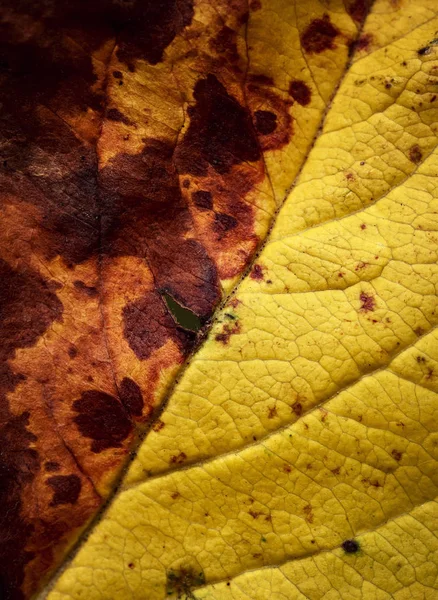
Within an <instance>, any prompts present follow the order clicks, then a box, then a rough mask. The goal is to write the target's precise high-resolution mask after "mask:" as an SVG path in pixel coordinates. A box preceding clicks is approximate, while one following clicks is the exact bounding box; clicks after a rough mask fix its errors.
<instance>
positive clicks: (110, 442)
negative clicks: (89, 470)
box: [73, 390, 132, 453]
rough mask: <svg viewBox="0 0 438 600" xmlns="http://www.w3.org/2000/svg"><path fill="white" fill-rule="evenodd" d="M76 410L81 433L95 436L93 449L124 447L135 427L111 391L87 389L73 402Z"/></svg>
mask: <svg viewBox="0 0 438 600" xmlns="http://www.w3.org/2000/svg"><path fill="white" fill-rule="evenodd" d="M73 410H74V411H75V412H76V413H78V414H77V415H76V416H75V417H74V418H73V421H74V423H75V424H76V426H77V428H78V430H79V432H80V434H81V435H83V436H84V437H86V438H89V439H91V440H93V441H92V443H91V451H92V452H95V453H99V452H103V451H104V450H106V449H107V448H118V447H121V445H122V442H123V440H125V439H126V438H127V437H128V435H129V434H130V433H131V431H132V421H131V419H130V417H129V415H128V414H127V412H126V410H125V408H124V407H123V405H122V404H121V403H120V402H119V401H118V400H117V399H116V398H114V396H111V395H110V394H105V393H104V392H100V391H98V390H89V391H87V392H84V393H83V394H82V396H81V398H80V399H79V400H76V401H75V402H74V403H73Z"/></svg>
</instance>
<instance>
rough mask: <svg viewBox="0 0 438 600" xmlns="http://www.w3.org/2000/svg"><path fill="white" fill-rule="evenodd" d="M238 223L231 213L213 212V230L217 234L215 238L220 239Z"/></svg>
mask: <svg viewBox="0 0 438 600" xmlns="http://www.w3.org/2000/svg"><path fill="white" fill-rule="evenodd" d="M238 224H239V222H238V220H237V219H235V218H234V217H233V216H232V215H227V214H225V213H215V215H214V224H213V231H214V232H215V233H216V234H217V238H218V239H219V240H221V239H222V238H223V236H224V235H225V234H226V233H227V232H228V231H230V230H231V229H234V228H235V227H237V225H238Z"/></svg>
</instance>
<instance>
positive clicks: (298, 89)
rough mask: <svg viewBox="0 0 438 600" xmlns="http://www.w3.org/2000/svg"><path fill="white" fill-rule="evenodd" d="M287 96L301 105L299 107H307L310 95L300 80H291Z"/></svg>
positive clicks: (308, 89)
mask: <svg viewBox="0 0 438 600" xmlns="http://www.w3.org/2000/svg"><path fill="white" fill-rule="evenodd" d="M289 94H290V95H291V96H292V98H293V99H294V100H296V101H297V102H298V104H301V106H307V105H308V104H309V103H310V99H311V97H312V93H311V91H310V88H309V86H308V85H307V83H304V81H301V79H293V80H292V81H291V82H290V84H289Z"/></svg>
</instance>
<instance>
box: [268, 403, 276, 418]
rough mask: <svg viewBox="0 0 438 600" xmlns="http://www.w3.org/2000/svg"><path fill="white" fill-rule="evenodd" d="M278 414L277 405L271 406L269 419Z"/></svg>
mask: <svg viewBox="0 0 438 600" xmlns="http://www.w3.org/2000/svg"><path fill="white" fill-rule="evenodd" d="M277 416H278V412H277V407H276V406H271V407H269V408H268V419H273V418H274V417H277Z"/></svg>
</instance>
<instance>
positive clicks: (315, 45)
mask: <svg viewBox="0 0 438 600" xmlns="http://www.w3.org/2000/svg"><path fill="white" fill-rule="evenodd" d="M339 33H340V31H339V29H338V28H337V27H335V26H334V25H333V23H332V22H331V21H330V17H329V15H328V14H324V15H323V17H322V19H313V21H312V22H311V23H309V25H308V26H307V28H306V29H305V31H304V33H303V34H302V35H301V45H302V46H303V48H304V50H305V51H306V52H307V53H309V54H320V53H321V52H324V51H325V50H333V49H334V48H335V47H336V45H335V39H336V38H337V36H338V35H339Z"/></svg>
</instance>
